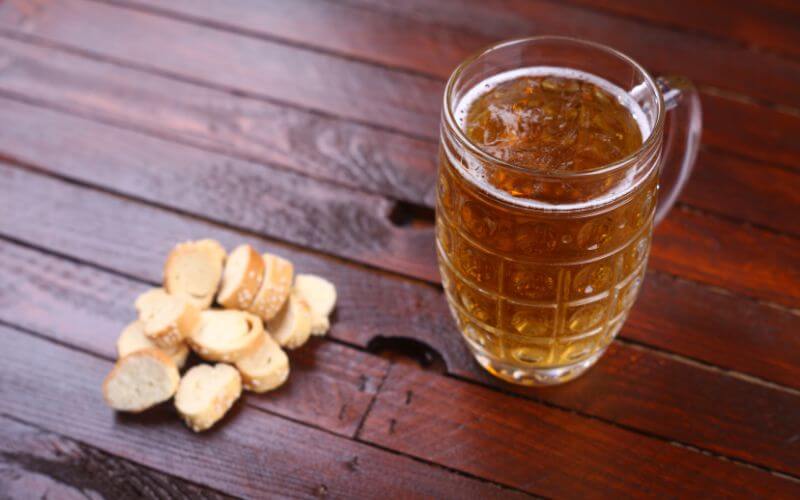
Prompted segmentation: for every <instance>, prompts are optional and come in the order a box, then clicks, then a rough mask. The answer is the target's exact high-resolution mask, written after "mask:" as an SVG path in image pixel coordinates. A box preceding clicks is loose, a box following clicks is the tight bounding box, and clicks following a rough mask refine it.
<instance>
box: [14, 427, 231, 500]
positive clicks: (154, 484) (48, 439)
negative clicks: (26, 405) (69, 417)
mask: <svg viewBox="0 0 800 500" xmlns="http://www.w3.org/2000/svg"><path fill="white" fill-rule="evenodd" d="M0 497H3V498H17V499H25V498H31V499H33V498H58V499H64V500H70V499H76V500H77V499H85V498H97V499H99V498H115V499H120V500H122V499H135V498H170V499H186V500H189V499H224V498H233V497H230V496H228V495H224V494H222V493H219V492H217V491H214V490H210V489H208V488H203V487H200V486H197V485H194V484H192V483H189V482H187V481H184V480H182V479H180V478H177V477H172V476H168V475H166V474H163V473H161V472H156V471H153V470H150V469H148V468H146V467H142V466H141V465H138V464H135V463H133V462H130V461H128V460H125V459H121V458H118V457H115V456H113V455H109V454H108V453H105V452H103V451H100V450H98V449H96V448H93V447H91V446H87V445H85V444H82V443H78V442H76V441H73V440H71V439H66V438H64V437H62V436H59V435H57V434H53V433H52V432H47V431H43V430H41V429H39V428H36V427H33V426H31V425H28V424H25V423H23V422H20V421H17V420H13V419H11V418H8V417H3V416H0Z"/></svg>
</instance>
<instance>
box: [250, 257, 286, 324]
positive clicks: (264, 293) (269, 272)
mask: <svg viewBox="0 0 800 500" xmlns="http://www.w3.org/2000/svg"><path fill="white" fill-rule="evenodd" d="M262 258H263V259H264V280H263V282H262V283H261V288H259V289H258V293H257V294H256V298H255V300H254V301H253V303H252V304H250V307H248V308H247V310H248V311H250V312H251V313H253V314H256V315H258V316H260V317H261V318H262V319H263V320H264V321H269V320H270V319H272V318H273V317H275V315H276V314H277V313H278V311H280V310H281V307H283V304H284V303H285V302H286V298H287V297H288V296H289V291H290V290H291V288H292V278H293V277H294V266H293V265H292V263H291V262H289V261H288V260H286V259H284V258H283V257H278V256H277V255H272V254H269V253H265V254H264V255H263V257H262Z"/></svg>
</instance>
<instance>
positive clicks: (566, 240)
mask: <svg viewBox="0 0 800 500" xmlns="http://www.w3.org/2000/svg"><path fill="white" fill-rule="evenodd" d="M561 243H563V244H565V245H569V244H570V243H572V235H571V234H565V235H564V236H562V237H561Z"/></svg>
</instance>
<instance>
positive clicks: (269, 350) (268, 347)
mask: <svg viewBox="0 0 800 500" xmlns="http://www.w3.org/2000/svg"><path fill="white" fill-rule="evenodd" d="M236 369H238V370H239V373H240V374H241V375H242V384H243V385H244V388H245V389H247V390H249V391H252V392H258V393H261V392H267V391H271V390H272V389H276V388H278V387H280V386H281V385H282V384H283V383H284V382H286V379H287V378H289V357H288V356H286V353H285V352H283V349H281V347H280V346H279V345H278V343H277V342H275V340H273V339H272V337H270V336H269V335H268V334H267V333H264V335H262V336H261V340H260V341H259V344H258V347H257V348H256V349H255V350H254V351H253V352H252V353H250V354H248V355H247V356H245V357H243V358H242V359H240V360H239V361H237V362H236Z"/></svg>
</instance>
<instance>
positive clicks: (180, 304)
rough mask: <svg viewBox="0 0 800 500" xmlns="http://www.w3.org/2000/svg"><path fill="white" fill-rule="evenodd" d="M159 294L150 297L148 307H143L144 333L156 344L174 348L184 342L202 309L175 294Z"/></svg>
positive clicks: (141, 317) (164, 347)
mask: <svg viewBox="0 0 800 500" xmlns="http://www.w3.org/2000/svg"><path fill="white" fill-rule="evenodd" d="M154 295H156V294H154ZM157 295H158V297H151V298H148V302H147V305H146V307H141V310H142V311H143V315H142V316H140V317H139V319H140V320H142V322H143V323H144V334H145V335H147V337H148V338H149V339H150V340H152V341H153V343H154V344H156V345H157V346H158V347H160V348H162V349H172V348H175V347H177V346H179V345H180V344H182V343H183V340H184V339H185V338H186V337H187V336H188V335H189V334H190V333H191V332H192V331H193V330H194V328H195V325H197V322H198V321H199V319H200V311H199V310H198V309H197V307H195V306H194V305H192V303H191V302H188V301H186V300H184V299H182V298H179V297H176V296H174V295H170V294H164V295H160V294H157ZM140 298H141V297H140ZM137 302H140V301H138V300H137ZM140 305H141V303H140Z"/></svg>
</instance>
